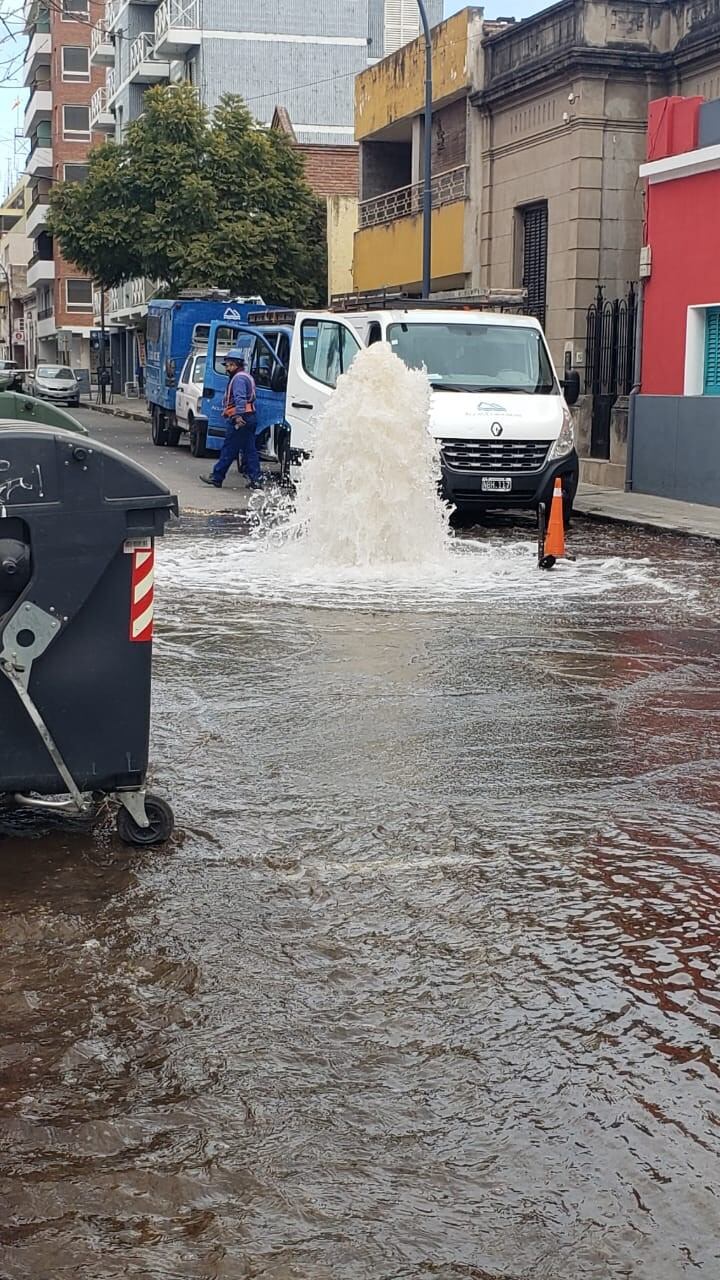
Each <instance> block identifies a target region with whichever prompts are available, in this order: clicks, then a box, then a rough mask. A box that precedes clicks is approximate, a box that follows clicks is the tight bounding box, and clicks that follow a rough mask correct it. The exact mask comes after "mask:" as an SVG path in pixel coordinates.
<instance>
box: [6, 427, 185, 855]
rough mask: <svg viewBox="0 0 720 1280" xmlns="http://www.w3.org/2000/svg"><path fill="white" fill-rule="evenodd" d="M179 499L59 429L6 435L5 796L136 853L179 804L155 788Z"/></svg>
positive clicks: (167, 829) (163, 831)
mask: <svg viewBox="0 0 720 1280" xmlns="http://www.w3.org/2000/svg"><path fill="white" fill-rule="evenodd" d="M173 513H174V514H177V499H176V498H175V497H174V496H173V495H172V494H171V493H170V492H169V490H168V489H166V488H165V486H164V485H162V484H161V483H160V482H159V481H158V480H156V479H155V477H154V476H152V475H150V473H149V472H147V471H145V470H144V469H143V468H142V467H139V466H137V465H136V464H135V463H134V462H131V461H130V460H129V459H128V458H125V457H123V455H122V454H120V453H117V452H116V451H115V450H114V449H110V448H107V447H106V446H105V445H102V444H99V443H98V442H97V441H95V440H91V439H86V438H84V437H80V436H77V435H75V434H72V433H71V432H68V431H62V430H58V429H57V428H52V427H42V426H27V425H25V424H23V423H17V424H10V423H8V422H5V423H4V424H3V430H2V432H0V794H1V795H2V796H3V797H4V800H5V802H6V803H7V802H10V803H13V804H17V805H21V806H24V807H32V808H36V809H47V808H53V809H60V810H62V811H65V812H68V813H79V814H87V815H90V814H92V812H93V810H94V807H95V806H96V804H97V802H98V800H99V799H100V798H102V797H106V796H110V797H112V798H113V799H115V800H116V801H117V802H118V814H117V822H118V831H119V833H120V836H121V837H122V839H123V840H125V841H126V842H127V843H130V844H140V845H141V844H157V843H160V842H161V841H163V840H165V839H167V837H168V836H169V835H170V833H171V831H172V827H173V815H172V810H171V809H170V807H169V806H168V805H167V804H166V803H165V802H164V801H163V800H160V799H159V798H158V797H155V796H150V795H149V794H147V793H146V791H145V775H146V771H147V767H148V750H149V747H148V742H149V730H150V678H151V659H152V622H153V560H154V539H155V538H156V537H158V536H159V535H161V534H162V533H163V532H164V528H165V524H166V523H167V521H168V519H169V518H170V516H171V515H172V514H173Z"/></svg>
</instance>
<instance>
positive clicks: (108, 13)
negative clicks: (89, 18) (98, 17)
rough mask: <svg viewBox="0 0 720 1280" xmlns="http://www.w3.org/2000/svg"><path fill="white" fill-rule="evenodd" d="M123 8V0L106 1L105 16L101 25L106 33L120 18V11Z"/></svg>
mask: <svg viewBox="0 0 720 1280" xmlns="http://www.w3.org/2000/svg"><path fill="white" fill-rule="evenodd" d="M123 7H124V4H123V0H106V2H105V16H104V18H103V23H102V25H103V26H104V27H105V30H106V31H110V30H111V28H112V27H114V26H115V23H116V22H117V20H118V18H119V16H120V10H121V9H122V8H123Z"/></svg>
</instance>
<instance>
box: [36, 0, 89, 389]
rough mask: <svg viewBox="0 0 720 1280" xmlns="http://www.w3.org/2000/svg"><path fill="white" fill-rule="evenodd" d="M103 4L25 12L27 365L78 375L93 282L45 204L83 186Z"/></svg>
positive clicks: (60, 4) (74, 1)
mask: <svg viewBox="0 0 720 1280" xmlns="http://www.w3.org/2000/svg"><path fill="white" fill-rule="evenodd" d="M100 9H101V6H100V2H99V0H53V3H48V4H45V3H44V0H30V3H29V5H28V7H27V9H26V33H27V50H26V56H25V65H24V81H25V84H26V85H27V87H28V90H29V98H28V104H27V108H26V111H25V124H24V132H25V136H26V137H27V138H29V140H30V154H29V157H28V161H27V174H28V178H29V184H30V206H29V209H28V212H27V222H26V226H27V234H28V236H29V238H30V239H31V241H32V251H31V255H30V261H29V263H28V270H27V284H28V288H29V289H30V290H33V291H34V294H35V305H34V307H33V306H32V305H31V306H30V307H29V308H28V311H29V314H30V315H31V316H33V317H34V326H33V350H32V351H28V352H27V359H28V362H29V363H31V364H32V363H33V362H35V361H37V360H40V359H41V360H48V361H56V360H57V361H60V362H62V363H68V364H70V365H72V366H73V367H75V368H81V367H82V368H88V367H89V364H90V347H89V340H90V332H91V329H92V325H93V302H92V283H91V281H90V280H88V279H87V278H86V277H84V276H83V274H82V273H81V272H80V271H78V270H77V268H76V267H74V266H72V265H71V264H69V263H67V262H65V261H64V259H63V258H62V255H61V254H60V252H59V249H58V246H57V245H56V244H55V243H54V241H53V238H52V236H51V235H50V234H49V232H48V212H49V205H48V197H49V193H50V190H51V187H52V184H53V182H59V181H62V180H71V181H77V182H81V181H82V180H83V178H84V176H85V173H86V172H87V167H86V164H87V153H88V148H89V147H90V146H91V144H92V142H93V140H95V141H97V140H98V137H99V135H97V134H94V133H93V130H92V127H91V122H90V100H91V97H92V94H93V92H94V91H95V89H96V88H98V87H99V84H100V81H101V79H102V73H101V72H99V71H97V70H95V69H93V67H92V66H91V63H90V36H91V31H92V25H93V23H94V22H95V21H97V19H98V17H99V14H100Z"/></svg>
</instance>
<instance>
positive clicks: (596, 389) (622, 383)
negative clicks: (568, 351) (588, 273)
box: [585, 284, 637, 396]
mask: <svg viewBox="0 0 720 1280" xmlns="http://www.w3.org/2000/svg"><path fill="white" fill-rule="evenodd" d="M603 293H604V290H603V286H602V285H598V289H597V294H596V296H595V300H594V302H592V303H591V304H590V306H589V307H588V310H587V331H586V343H585V392H586V394H588V395H593V396H627V395H629V394H630V392H631V391H632V388H633V380H634V376H635V326H636V323H637V294H636V292H635V286H634V285H633V284H631V285H630V287H629V288H628V292H627V294H626V296H625V297H624V298H613V299H610V298H605V297H604V296H603Z"/></svg>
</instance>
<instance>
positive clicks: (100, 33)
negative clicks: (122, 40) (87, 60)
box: [90, 19, 112, 57]
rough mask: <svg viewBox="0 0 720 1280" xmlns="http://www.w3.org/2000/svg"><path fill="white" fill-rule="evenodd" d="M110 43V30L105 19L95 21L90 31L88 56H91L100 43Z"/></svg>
mask: <svg viewBox="0 0 720 1280" xmlns="http://www.w3.org/2000/svg"><path fill="white" fill-rule="evenodd" d="M110 44H112V41H111V40H110V31H109V28H108V27H107V25H106V23H105V20H104V19H103V21H102V22H96V23H95V26H94V27H93V28H92V31H91V32H90V56H91V57H92V56H93V54H94V53H96V52H97V50H98V49H99V48H100V46H101V45H110Z"/></svg>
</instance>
